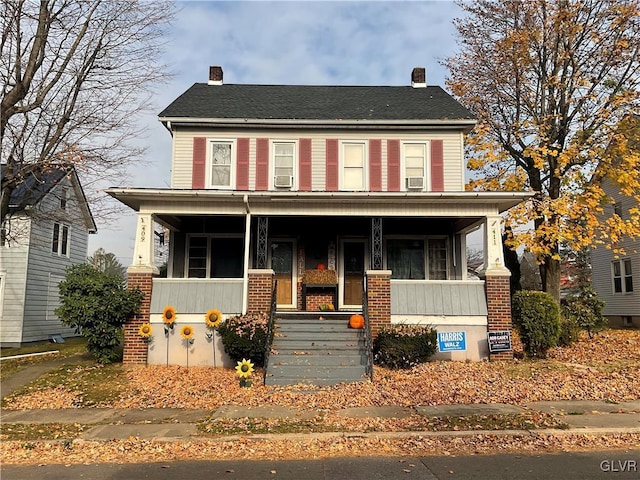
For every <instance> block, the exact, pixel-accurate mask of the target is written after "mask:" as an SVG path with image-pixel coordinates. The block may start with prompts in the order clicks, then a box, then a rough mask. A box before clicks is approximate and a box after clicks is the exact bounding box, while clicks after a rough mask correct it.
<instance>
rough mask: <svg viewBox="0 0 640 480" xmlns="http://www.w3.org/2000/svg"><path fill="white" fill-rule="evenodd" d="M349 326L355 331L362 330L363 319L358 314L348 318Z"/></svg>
mask: <svg viewBox="0 0 640 480" xmlns="http://www.w3.org/2000/svg"><path fill="white" fill-rule="evenodd" d="M349 326H350V327H351V328H356V329H359V328H364V317H363V316H362V315H360V314H359V313H356V314H354V315H351V317H350V318H349Z"/></svg>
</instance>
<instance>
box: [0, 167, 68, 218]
mask: <svg viewBox="0 0 640 480" xmlns="http://www.w3.org/2000/svg"><path fill="white" fill-rule="evenodd" d="M0 170H1V174H0V176H2V177H4V173H5V166H4V165H2V168H1V169H0ZM71 171H72V169H71V167H65V166H59V165H56V166H52V167H48V168H46V169H33V170H31V171H30V172H28V173H26V174H25V177H24V179H23V181H22V182H21V183H20V184H19V185H18V187H17V188H16V189H15V190H14V191H13V192H11V198H10V199H9V206H10V207H11V208H12V209H18V210H23V209H24V208H25V207H27V206H33V205H36V204H37V203H38V202H39V201H40V200H42V198H43V197H44V196H45V195H46V194H47V193H48V192H49V191H50V190H51V189H52V188H53V187H55V186H56V185H57V184H58V182H60V180H62V179H63V178H64V177H65V176H66V175H68V174H69V173H70V172H71Z"/></svg>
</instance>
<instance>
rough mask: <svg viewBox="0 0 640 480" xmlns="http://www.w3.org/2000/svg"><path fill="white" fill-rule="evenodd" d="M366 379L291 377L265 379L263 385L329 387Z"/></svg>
mask: <svg viewBox="0 0 640 480" xmlns="http://www.w3.org/2000/svg"><path fill="white" fill-rule="evenodd" d="M367 380H368V378H367V377H366V376H364V375H363V376H361V377H358V378H315V379H308V378H307V379H299V378H292V377H278V378H274V377H267V378H266V380H265V385H269V386H275V387H280V386H282V387H284V386H286V385H298V384H300V383H302V384H306V385H313V386H317V387H323V386H331V385H338V384H340V383H355V382H366V381H367Z"/></svg>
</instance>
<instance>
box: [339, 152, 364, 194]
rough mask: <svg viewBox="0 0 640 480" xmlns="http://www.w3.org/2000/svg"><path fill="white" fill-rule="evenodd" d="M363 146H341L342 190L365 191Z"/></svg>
mask: <svg viewBox="0 0 640 480" xmlns="http://www.w3.org/2000/svg"><path fill="white" fill-rule="evenodd" d="M365 185H366V182H365V146H364V143H355V142H351V143H343V144H342V189H343V190H364V189H365Z"/></svg>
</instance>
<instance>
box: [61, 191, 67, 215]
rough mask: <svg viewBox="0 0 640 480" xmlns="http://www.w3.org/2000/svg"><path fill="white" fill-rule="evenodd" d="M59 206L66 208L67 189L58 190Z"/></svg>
mask: <svg viewBox="0 0 640 480" xmlns="http://www.w3.org/2000/svg"><path fill="white" fill-rule="evenodd" d="M60 208H61V209H62V210H66V209H67V189H66V188H63V189H62V191H61V192H60Z"/></svg>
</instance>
